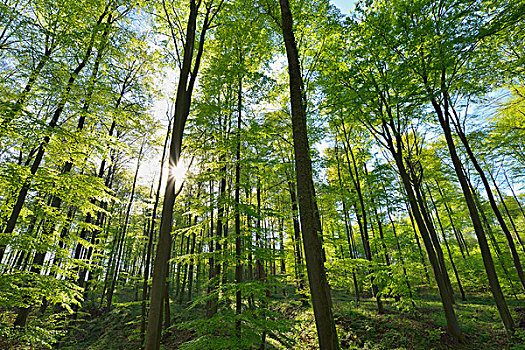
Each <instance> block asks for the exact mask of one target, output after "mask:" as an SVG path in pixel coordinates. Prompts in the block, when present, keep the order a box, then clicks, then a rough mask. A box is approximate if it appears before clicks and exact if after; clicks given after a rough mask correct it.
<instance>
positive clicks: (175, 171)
mask: <svg viewBox="0 0 525 350" xmlns="http://www.w3.org/2000/svg"><path fill="white" fill-rule="evenodd" d="M187 173H188V163H187V162H186V159H184V158H180V159H179V164H177V166H176V167H174V168H170V175H171V177H172V178H173V179H174V180H175V183H176V184H181V183H182V182H183V181H184V179H185V178H186V175H187Z"/></svg>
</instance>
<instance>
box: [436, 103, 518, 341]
mask: <svg viewBox="0 0 525 350" xmlns="http://www.w3.org/2000/svg"><path fill="white" fill-rule="evenodd" d="M446 101H448V99H446ZM446 101H445V102H446ZM453 112H454V115H455V118H456V119H457V118H458V116H457V115H456V112H455V111H454V110H453ZM445 114H448V110H447V109H446V110H445ZM449 120H451V121H452V123H453V124H454V127H455V129H456V133H457V134H458V136H459V139H460V140H461V142H462V143H463V146H465V150H466V151H467V154H468V156H469V158H470V161H471V162H472V165H474V168H475V169H476V171H477V172H478V174H479V177H480V178H481V181H482V182H483V186H484V187H485V193H486V194H487V197H488V200H489V203H490V207H491V208H492V211H493V212H494V215H496V219H497V220H498V223H499V225H500V226H501V229H502V230H503V233H504V234H505V238H506V239H507V243H508V245H509V249H510V254H511V256H512V261H513V262H514V267H515V268H516V272H517V273H518V277H519V279H520V282H521V286H522V288H523V290H524V291H525V274H524V273H523V267H522V266H521V261H520V257H519V255H518V251H517V249H516V245H515V244H514V239H513V238H512V234H511V233H510V230H509V228H508V226H507V223H506V222H505V219H504V218H503V215H501V212H500V210H499V208H498V204H497V203H496V199H495V198H494V195H493V194H492V189H491V188H490V184H489V181H488V180H487V177H486V176H485V172H484V171H483V169H482V168H481V165H480V164H479V162H478V160H477V159H476V156H475V155H474V152H473V151H472V148H470V144H469V142H468V140H467V136H466V135H465V132H464V131H463V130H462V129H461V127H460V125H459V120H456V121H454V118H450V117H449ZM442 127H443V128H444V127H448V128H450V124H447V123H446V120H445V119H443V123H442ZM450 140H451V142H449V143H447V144H449V150H450V149H451V147H452V148H454V153H455V145H454V144H453V140H452V137H450ZM457 161H459V158H458V159H457ZM489 175H490V176H491V177H492V174H490V172H489ZM492 180H493V181H494V185H496V181H495V180H494V178H492ZM496 189H497V187H496ZM469 194H470V192H468V193H467V195H469ZM470 196H472V195H471V194H470ZM471 202H472V204H471V206H472V207H473V208H474V209H475V207H476V205H475V204H474V202H473V201H472V199H471ZM502 203H504V202H503V201H502ZM503 205H505V204H503ZM477 220H478V221H479V215H478V219H477ZM479 225H480V227H481V221H480V222H479ZM516 234H517V232H516ZM485 240H486V238H485ZM519 241H520V243H521V240H519ZM487 247H488V245H487ZM488 252H489V254H490V250H489V251H488ZM491 260H492V259H491ZM496 279H497V276H496ZM495 287H496V289H497V286H495ZM496 294H498V292H497V291H496ZM501 296H503V294H502V295H501ZM494 297H496V296H494ZM503 303H505V300H504V299H503V300H502V301H500V304H501V305H500V306H499V307H498V310H500V308H501V310H500V313H501V312H503V314H504V316H503V315H502V320H503V318H505V320H503V322H504V323H506V324H505V328H506V329H507V331H509V330H510V329H511V328H512V327H511V328H509V327H510V325H511V324H510V323H509V320H508V318H509V317H510V314H508V312H506V311H505V307H506V305H503ZM510 321H512V319H510Z"/></svg>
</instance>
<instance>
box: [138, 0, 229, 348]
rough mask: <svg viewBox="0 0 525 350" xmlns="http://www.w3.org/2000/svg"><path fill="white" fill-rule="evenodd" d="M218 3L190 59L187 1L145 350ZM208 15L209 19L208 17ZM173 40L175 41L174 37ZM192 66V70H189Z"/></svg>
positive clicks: (157, 315) (153, 331)
mask: <svg viewBox="0 0 525 350" xmlns="http://www.w3.org/2000/svg"><path fill="white" fill-rule="evenodd" d="M221 4H222V2H220V4H219V6H218V8H217V9H216V11H215V12H214V13H212V3H210V4H208V5H207V7H206V14H205V18H204V21H203V26H202V28H201V31H200V37H199V40H198V49H197V54H196V55H195V58H194V53H195V52H194V51H195V50H194V48H195V42H196V40H195V39H196V31H197V17H198V15H199V7H200V5H201V1H196V0H191V1H190V11H189V14H188V22H187V26H186V37H185V40H184V54H183V58H182V67H181V71H180V74H179V82H178V86H177V96H176V99H175V115H174V122H173V135H172V138H171V142H170V152H169V154H170V157H169V167H168V168H169V171H168V180H167V182H166V190H165V192H164V193H165V195H164V202H163V205H162V218H161V223H160V230H159V242H158V244H157V253H156V257H155V263H154V268H153V282H152V286H151V302H150V310H149V314H148V327H147V331H146V345H145V350H158V349H159V347H160V331H161V327H160V324H161V316H162V310H161V309H162V299H163V295H164V293H163V292H164V284H165V281H166V278H167V262H168V260H169V258H170V251H171V239H172V238H171V229H172V226H173V222H172V220H173V207H174V205H175V198H176V196H177V194H176V193H175V177H174V176H173V171H172V170H173V169H175V168H176V167H177V164H178V163H179V158H180V155H181V150H182V135H183V132H184V126H185V125H186V120H187V119H188V115H189V112H190V107H191V95H192V93H193V87H194V85H195V80H196V79H197V73H198V70H199V66H200V62H201V58H202V53H203V51H204V39H205V36H206V32H207V30H208V29H209V27H210V24H211V22H212V20H213V18H214V17H215V14H217V12H218V11H219V10H220V5H221ZM210 14H211V17H210ZM174 40H177V39H176V38H174ZM192 65H193V68H192Z"/></svg>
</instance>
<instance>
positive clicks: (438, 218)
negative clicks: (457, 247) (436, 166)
mask: <svg viewBox="0 0 525 350" xmlns="http://www.w3.org/2000/svg"><path fill="white" fill-rule="evenodd" d="M427 192H428V195H429V197H430V202H431V203H432V206H433V207H434V212H435V215H436V220H437V222H438V226H439V229H440V231H441V237H442V238H443V243H445V247H446V248H447V252H448V259H449V260H450V264H451V265H452V270H453V271H454V275H455V276H456V282H458V288H459V292H460V293H461V300H463V301H466V300H467V297H466V296H465V291H464V290H463V285H462V284H461V280H460V278H459V273H458V270H457V268H456V264H454V258H453V257H452V252H451V251H450V247H449V245H448V242H447V237H446V234H445V229H444V228H443V224H442V223H441V218H440V217H439V212H438V207H437V205H436V202H435V201H434V197H432V192H430V188H429V187H428V185H427Z"/></svg>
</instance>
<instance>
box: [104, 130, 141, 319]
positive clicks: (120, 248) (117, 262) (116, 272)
mask: <svg viewBox="0 0 525 350" xmlns="http://www.w3.org/2000/svg"><path fill="white" fill-rule="evenodd" d="M145 143H146V139H144V140H143V141H142V144H141V146H140V150H139V154H138V158H137V166H136V168H135V176H134V177H133V185H132V186H131V194H130V196H129V201H128V205H127V208H126V216H125V219H124V225H123V227H122V232H121V234H120V241H119V242H118V253H117V259H116V260H115V269H114V271H113V278H112V280H111V286H110V287H109V290H108V296H107V298H108V299H107V304H106V312H109V311H110V310H111V304H112V302H113V293H114V291H115V285H116V283H117V280H118V277H119V271H120V269H119V267H120V262H121V260H122V251H123V249H124V243H125V241H126V232H127V230H128V224H129V217H130V214H131V207H132V205H133V199H134V197H135V189H136V186H137V179H138V175H139V168H140V162H141V161H142V151H143V149H144V144H145Z"/></svg>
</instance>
